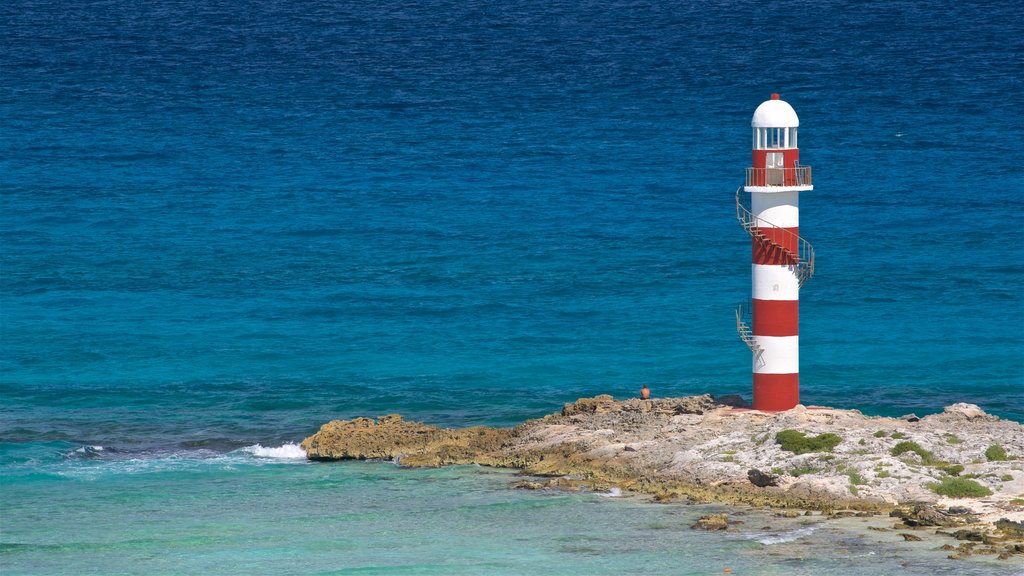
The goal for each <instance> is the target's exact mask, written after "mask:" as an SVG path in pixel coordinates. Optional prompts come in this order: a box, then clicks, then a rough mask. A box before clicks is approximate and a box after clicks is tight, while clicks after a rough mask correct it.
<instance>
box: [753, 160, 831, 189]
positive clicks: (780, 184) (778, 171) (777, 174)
mask: <svg viewBox="0 0 1024 576" xmlns="http://www.w3.org/2000/svg"><path fill="white" fill-rule="evenodd" d="M813 189H814V186H813V185H812V184H811V167H810V166H797V167H796V168H747V182H746V184H745V185H744V190H745V191H747V192H799V191H804V190H813Z"/></svg>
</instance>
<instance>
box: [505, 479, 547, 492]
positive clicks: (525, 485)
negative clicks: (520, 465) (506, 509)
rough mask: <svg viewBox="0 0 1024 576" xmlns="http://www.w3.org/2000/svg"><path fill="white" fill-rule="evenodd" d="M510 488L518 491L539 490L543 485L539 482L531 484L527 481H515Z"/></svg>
mask: <svg viewBox="0 0 1024 576" xmlns="http://www.w3.org/2000/svg"><path fill="white" fill-rule="evenodd" d="M512 487H513V488H517V489H519V490H540V489H541V488H543V487H544V485H543V484H541V483H539V482H531V481H529V480H517V481H516V482H513V483H512Z"/></svg>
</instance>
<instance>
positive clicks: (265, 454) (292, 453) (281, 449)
mask: <svg viewBox="0 0 1024 576" xmlns="http://www.w3.org/2000/svg"><path fill="white" fill-rule="evenodd" d="M242 450H243V451H245V452H248V453H250V454H252V455H253V456H255V457H257V458H282V459H288V460H293V459H299V458H301V459H303V460H305V459H306V451H305V450H303V449H302V446H299V445H298V444H284V445H282V446H278V447H276V448H271V447H267V448H264V447H263V446H261V445H259V444H253V445H252V446H247V447H245V448H242Z"/></svg>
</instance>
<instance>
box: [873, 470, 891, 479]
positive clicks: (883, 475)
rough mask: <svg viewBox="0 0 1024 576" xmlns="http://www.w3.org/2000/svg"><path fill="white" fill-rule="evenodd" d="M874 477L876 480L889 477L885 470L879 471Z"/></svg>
mask: <svg viewBox="0 0 1024 576" xmlns="http://www.w3.org/2000/svg"><path fill="white" fill-rule="evenodd" d="M875 477H876V478H888V477H889V472H888V471H887V470H879V471H878V473H877V474H875Z"/></svg>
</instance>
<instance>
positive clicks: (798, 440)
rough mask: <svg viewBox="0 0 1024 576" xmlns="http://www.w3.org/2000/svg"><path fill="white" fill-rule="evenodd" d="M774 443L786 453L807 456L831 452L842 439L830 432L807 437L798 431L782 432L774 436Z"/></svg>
mask: <svg viewBox="0 0 1024 576" xmlns="http://www.w3.org/2000/svg"><path fill="white" fill-rule="evenodd" d="M775 441H776V442H777V443H778V444H779V447H780V448H782V449H783V450H785V451H787V452H792V453H794V454H807V453H808V452H831V451H832V449H833V448H835V447H836V446H838V445H839V443H840V442H842V441H843V439H842V438H840V437H839V436H837V435H835V434H832V433H831V432H829V433H825V434H819V435H818V436H807V435H806V434H804V433H803V432H800V431H799V430H782V431H781V432H779V433H777V434H776V435H775Z"/></svg>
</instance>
